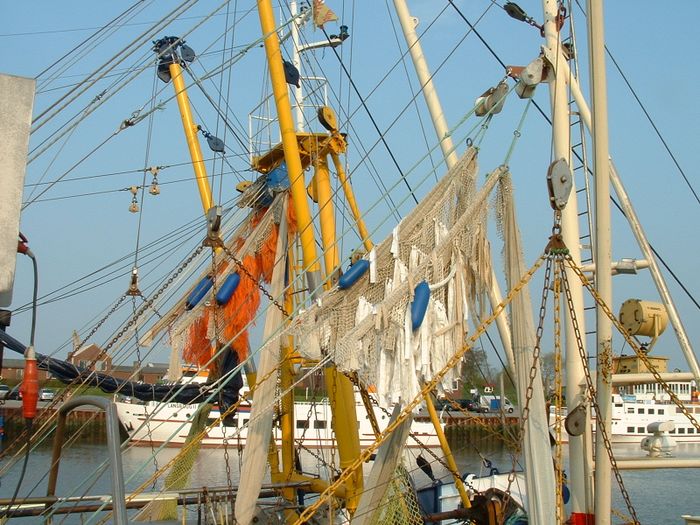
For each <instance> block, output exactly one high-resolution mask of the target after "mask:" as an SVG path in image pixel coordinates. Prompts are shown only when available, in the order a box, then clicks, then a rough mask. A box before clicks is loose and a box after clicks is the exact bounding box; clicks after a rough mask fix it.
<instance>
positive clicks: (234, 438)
mask: <svg viewBox="0 0 700 525" xmlns="http://www.w3.org/2000/svg"><path fill="white" fill-rule="evenodd" d="M191 380H192V381H195V380H197V381H199V382H201V383H204V382H205V381H206V377H205V375H194V376H192V377H191ZM244 383H245V382H244ZM242 391H243V392H246V391H248V392H249V389H248V387H247V385H245V384H244V386H243V388H242ZM370 396H371V394H370ZM372 401H373V406H378V405H377V402H376V399H373V400H372ZM114 406H115V407H116V409H117V416H118V417H119V423H120V425H121V426H122V427H123V429H124V430H125V431H126V433H127V434H128V436H129V440H130V441H131V443H133V444H135V445H147V446H154V445H163V444H165V445H166V446H172V447H179V446H182V445H183V444H184V443H185V440H186V439H187V436H188V434H189V431H190V427H191V425H192V415H193V414H194V413H195V412H196V411H197V410H198V409H199V405H196V404H184V403H175V402H170V403H166V402H162V401H161V402H158V401H149V402H139V401H137V400H135V399H132V398H126V397H124V396H117V398H116V399H115V401H114ZM355 411H356V413H357V421H358V426H359V436H360V447H361V448H366V447H367V446H369V445H371V444H372V443H374V440H375V433H374V429H373V428H372V425H371V423H370V418H369V416H368V415H367V412H366V410H365V405H364V403H363V402H362V399H361V397H360V394H359V392H356V395H355ZM221 413H222V412H221V411H220V409H219V407H218V406H214V407H213V408H212V410H211V413H210V414H209V421H208V422H209V424H210V425H209V426H208V427H207V430H206V436H204V437H203V438H202V446H204V447H222V446H223V445H224V442H226V444H227V446H228V445H233V446H235V447H237V448H239V449H240V448H242V447H244V446H245V443H246V436H247V435H248V421H249V420H250V403H247V402H246V403H241V404H240V405H239V406H238V408H237V409H236V415H235V416H234V417H232V418H230V419H229V420H228V421H227V422H224V421H223V418H222V417H221ZM389 415H390V413H389V412H386V413H380V415H379V416H378V417H377V423H378V424H379V428H380V430H383V429H384V428H386V425H387V424H388V422H389ZM332 417H333V414H332V410H331V406H330V404H329V402H328V399H325V398H324V399H319V400H311V399H306V400H304V399H296V400H295V401H294V421H295V429H294V440H295V441H296V442H297V443H299V444H300V445H301V446H303V447H304V448H307V449H316V448H332V447H335V446H336V439H335V437H334V435H333V429H332V426H331V420H332ZM443 428H444V424H443ZM273 432H274V439H275V443H276V444H277V446H281V445H282V436H281V432H280V429H279V427H275V428H274V429H273ZM411 437H412V439H411V440H409V442H408V443H407V446H408V447H414V448H423V447H427V448H436V447H439V446H440V442H439V440H438V437H437V434H436V433H435V429H434V428H433V425H432V423H431V422H430V421H428V420H427V418H422V419H416V420H414V421H413V423H412V424H411Z"/></svg>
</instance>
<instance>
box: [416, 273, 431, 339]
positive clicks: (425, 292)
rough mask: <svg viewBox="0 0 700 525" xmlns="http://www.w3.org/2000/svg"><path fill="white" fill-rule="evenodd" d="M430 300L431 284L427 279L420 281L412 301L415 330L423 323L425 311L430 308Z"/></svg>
mask: <svg viewBox="0 0 700 525" xmlns="http://www.w3.org/2000/svg"><path fill="white" fill-rule="evenodd" d="M429 301H430V286H428V283H427V282H426V281H422V282H420V283H418V286H416V289H415V290H413V302H412V303H411V326H412V327H413V330H414V331H415V330H418V328H419V327H420V325H421V324H422V323H423V318H424V317H425V312H426V311H427V310H428V302H429Z"/></svg>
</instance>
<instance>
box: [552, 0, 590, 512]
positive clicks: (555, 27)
mask: <svg viewBox="0 0 700 525" xmlns="http://www.w3.org/2000/svg"><path fill="white" fill-rule="evenodd" d="M542 6H543V10H544V26H543V27H544V37H545V50H546V52H545V54H546V56H548V57H549V58H550V65H551V66H552V67H553V69H554V74H553V75H551V76H550V79H549V82H548V84H549V93H550V102H551V108H552V136H553V146H554V147H553V152H552V154H553V160H554V161H555V162H556V161H558V160H559V159H564V160H565V161H566V163H567V166H569V170H570V172H571V165H572V163H571V126H570V115H569V98H568V93H567V89H566V79H567V74H566V72H567V71H569V69H568V68H567V67H566V59H565V58H564V54H563V53H562V43H561V37H560V32H559V31H560V28H559V23H558V21H559V2H558V1H556V0H543V2H542ZM570 178H571V181H572V184H573V185H574V186H573V187H572V191H571V192H570V194H569V199H568V202H567V203H566V206H565V207H564V209H563V210H561V224H562V230H561V233H562V237H563V240H564V244H566V246H567V248H568V249H569V254H570V255H571V259H572V260H573V261H574V263H575V264H576V265H577V266H581V246H580V240H579V239H580V233H579V215H578V203H577V197H576V196H577V193H576V189H575V180H574V178H573V176H570ZM565 271H566V272H567V276H566V277H567V280H568V281H569V282H576V281H577V280H578V278H577V277H576V275H575V273H574V272H573V270H571V269H570V268H568V267H567V268H566V269H565ZM571 301H572V303H573V306H574V315H575V316H576V319H577V321H578V325H579V329H580V331H581V332H583V333H585V332H586V330H585V316H584V310H583V290H582V288H581V287H580V286H572V287H571ZM565 311H566V353H565V355H566V358H565V359H566V406H567V411H568V413H569V414H571V413H572V412H573V410H574V409H575V408H576V407H579V406H586V404H587V396H586V395H585V391H584V390H583V389H582V388H581V385H582V384H583V383H584V381H585V375H584V370H583V366H582V363H581V357H580V355H579V352H578V345H577V340H576V335H575V331H574V327H573V323H572V321H571V312H569V310H568V309H565ZM590 417H591V416H590V411H588V410H586V420H587V423H586V424H584V425H583V428H584V432H583V433H582V434H581V435H579V436H570V437H569V478H568V479H569V483H570V486H571V514H572V517H575V516H577V515H580V514H584V515H592V508H591V507H592V504H593V495H592V492H591V490H590V489H591V484H590V479H591V478H590V474H591V473H590V466H591V462H592V457H591V440H592V433H591V426H590Z"/></svg>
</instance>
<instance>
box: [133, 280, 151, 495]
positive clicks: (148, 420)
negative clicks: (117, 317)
mask: <svg viewBox="0 0 700 525" xmlns="http://www.w3.org/2000/svg"><path fill="white" fill-rule="evenodd" d="M139 295H141V294H140V292H139ZM131 308H132V310H133V313H134V316H135V315H136V296H135V295H132V296H131ZM134 343H135V344H136V366H137V369H138V370H139V371H140V370H141V347H140V346H139V330H138V326H137V327H136V328H135V329H134ZM136 380H137V381H138V380H139V377H138V375H137V376H136ZM146 406H147V407H148V404H147V405H146ZM145 423H146V432H147V435H148V442H149V443H150V445H151V458H152V459H153V467H154V472H158V456H157V454H156V449H155V446H154V444H153V439H151V436H152V435H153V433H152V430H151V418H150V417H146V421H145ZM152 490H156V480H155V479H154V480H153V487H152Z"/></svg>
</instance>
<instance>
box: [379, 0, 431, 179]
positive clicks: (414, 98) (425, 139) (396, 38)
mask: <svg viewBox="0 0 700 525" xmlns="http://www.w3.org/2000/svg"><path fill="white" fill-rule="evenodd" d="M384 6H385V7H386V11H387V13H388V15H389V21H390V22H391V29H392V31H393V33H394V41H395V42H396V47H397V49H398V50H399V53H402V49H401V44H400V40H399V34H398V31H397V30H396V22H395V21H394V17H392V16H391V8H390V7H389V0H384ZM443 11H444V9H443ZM436 20H437V18H436ZM401 65H402V66H403V71H404V74H405V75H406V84H407V85H408V89H409V90H410V92H411V96H412V101H413V107H414V108H415V113H416V117H418V122H419V124H420V131H421V135H422V136H423V142H424V144H425V147H426V149H430V144H429V143H428V135H427V133H426V131H425V124H424V123H423V117H422V115H421V112H420V111H419V109H418V100H417V96H416V90H415V89H414V88H413V82H412V81H411V75H410V74H409V72H408V66H407V65H406V60H405V55H403V54H401ZM429 159H430V164H431V166H432V167H433V170H434V171H435V182H437V181H438V179H439V177H438V174H437V170H436V166H435V161H434V160H433V157H432V156H430V157H429Z"/></svg>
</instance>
